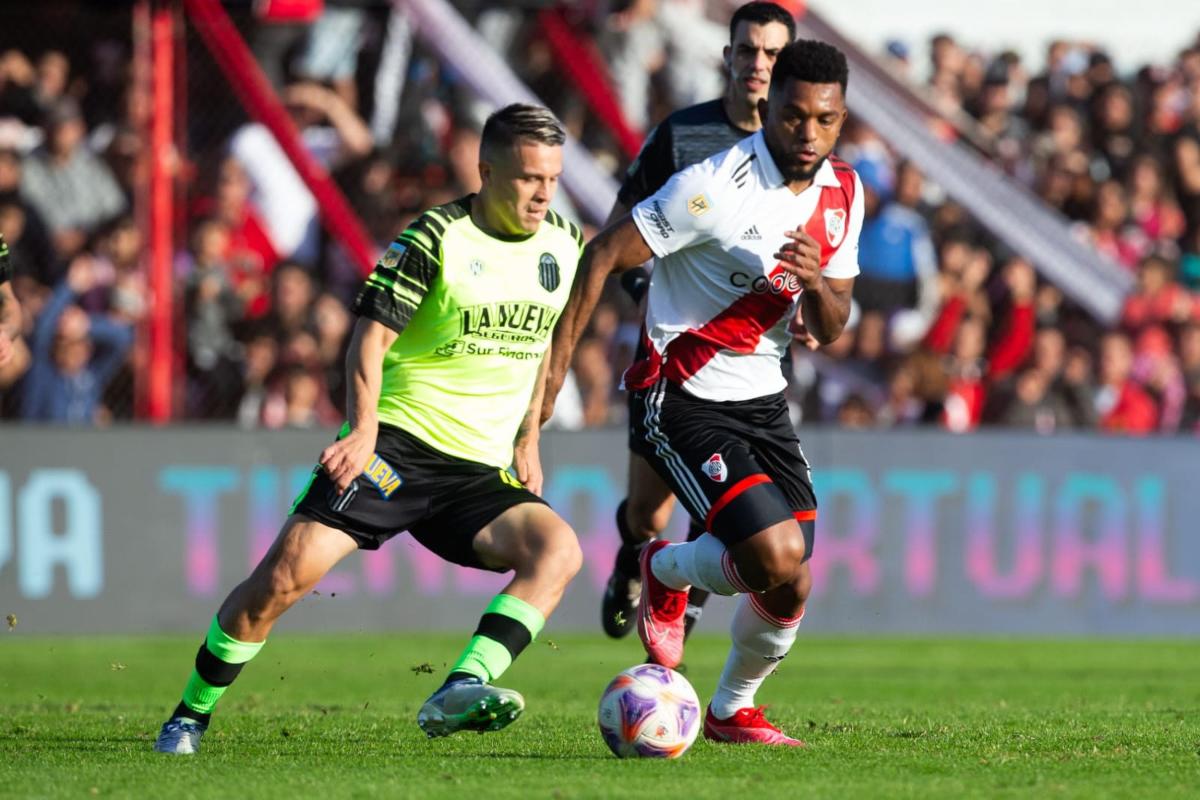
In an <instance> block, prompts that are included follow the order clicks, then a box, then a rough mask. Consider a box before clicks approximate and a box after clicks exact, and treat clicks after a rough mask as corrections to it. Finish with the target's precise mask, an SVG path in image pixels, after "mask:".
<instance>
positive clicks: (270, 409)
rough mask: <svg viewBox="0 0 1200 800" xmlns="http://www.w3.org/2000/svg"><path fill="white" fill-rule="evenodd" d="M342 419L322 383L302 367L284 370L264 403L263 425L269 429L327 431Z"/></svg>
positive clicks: (291, 365)
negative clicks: (328, 398) (323, 428)
mask: <svg viewBox="0 0 1200 800" xmlns="http://www.w3.org/2000/svg"><path fill="white" fill-rule="evenodd" d="M339 417H340V415H339V414H338V413H337V411H335V410H334V409H333V407H332V406H331V405H330V403H329V401H328V400H327V399H326V397H325V392H324V391H323V390H322V387H321V381H320V379H319V378H317V377H316V376H315V375H313V374H312V372H310V371H309V370H307V369H305V368H304V366H303V365H301V364H289V365H288V366H286V367H284V368H283V370H282V374H281V375H280V376H279V378H278V380H277V381H276V382H275V384H274V386H273V387H272V388H271V389H270V390H269V391H268V392H267V396H266V398H265V399H264V401H263V408H262V422H263V424H264V425H265V426H266V427H268V428H315V427H318V426H324V427H328V426H331V425H336V424H337V422H338V421H339Z"/></svg>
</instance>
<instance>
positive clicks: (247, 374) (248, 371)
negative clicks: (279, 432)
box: [237, 329, 279, 428]
mask: <svg viewBox="0 0 1200 800" xmlns="http://www.w3.org/2000/svg"><path fill="white" fill-rule="evenodd" d="M278 353H279V343H278V342H276V341H275V337H274V336H272V335H271V334H270V332H269V331H267V330H265V329H261V330H259V331H258V332H256V333H254V334H252V335H251V336H250V337H249V339H248V340H247V342H246V347H245V357H244V359H243V363H242V392H241V398H240V399H239V400H238V408H237V421H238V425H240V426H241V427H243V428H257V427H258V426H259V424H260V422H261V420H262V416H263V405H264V404H265V403H266V399H267V382H268V380H269V379H270V377H271V374H272V373H273V372H274V371H275V365H276V361H277V358H278Z"/></svg>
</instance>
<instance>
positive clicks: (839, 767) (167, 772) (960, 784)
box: [0, 629, 1200, 800]
mask: <svg viewBox="0 0 1200 800" xmlns="http://www.w3.org/2000/svg"><path fill="white" fill-rule="evenodd" d="M18 630H19V629H18ZM198 643H199V635H197V636H195V637H188V638H181V637H169V638H168V637H161V638H158V637H156V638H138V639H128V638H54V637H32V636H28V635H25V636H22V635H21V634H20V633H19V632H18V633H12V634H0V796H3V797H92V796H100V797H178V798H182V797H219V798H233V797H288V798H298V797H322V798H324V797H422V798H425V797H519V798H541V797H630V796H642V797H650V796H656V797H662V798H701V797H720V798H723V800H731V799H732V798H741V797H744V798H755V797H768V798H769V797H793V796H805V797H889V798H890V797H922V798H925V797H935V796H937V797H956V798H957V797H1081V798H1084V797H1086V798H1094V797H1114V796H1127V797H1133V796H1138V797H1153V798H1160V797H1171V796H1177V797H1184V796H1190V797H1195V796H1197V792H1198V791H1200V643H1196V642H1175V641H1169V642H1111V641H1104V642H1095V641H1072V642H1051V641H1028V640H1024V641H1019V642H1000V641H971V640H962V639H957V640H955V639H927V640H896V639H833V638H814V637H805V636H803V635H801V638H800V640H799V642H798V643H797V646H796V649H795V650H793V652H792V655H791V656H790V657H789V658H788V659H787V660H786V661H785V662H784V663H783V665H782V667H781V668H780V670H779V672H778V673H777V674H776V675H775V676H773V677H771V678H770V679H768V681H767V683H766V685H765V687H764V689H763V691H762V693H761V694H760V697H759V700H760V702H766V703H769V704H770V705H771V706H772V709H771V712H770V715H771V716H772V717H773V719H774V720H775V721H776V722H777V723H778V724H780V725H781V726H782V727H784V729H785V730H786V731H788V732H790V733H793V734H795V735H797V736H799V737H801V738H803V739H805V740H806V742H807V743H808V747H807V748H806V749H803V750H795V749H786V750H783V749H772V748H754V747H744V746H743V747H730V746H717V745H712V744H709V743H707V742H705V741H703V739H701V740H698V741H697V743H696V745H695V746H694V747H693V748H692V750H691V751H690V752H688V753H687V754H686V755H685V756H684V757H683V758H682V759H680V760H678V761H673V762H659V761H636V762H635V761H619V760H617V759H615V758H613V757H612V756H611V755H610V754H609V752H608V750H607V749H606V748H605V746H604V744H603V742H601V740H600V736H599V734H598V733H597V731H596V723H595V709H596V703H597V700H598V697H599V693H600V691H601V689H602V688H603V687H604V685H605V683H606V682H607V681H608V679H609V678H611V677H612V675H614V674H615V673H617V672H618V671H619V670H621V669H623V668H624V667H627V666H630V665H631V664H634V663H637V662H638V661H639V660H640V658H639V655H640V649H639V647H638V644H637V640H636V637H635V638H633V639H631V640H628V641H623V642H620V643H615V644H614V643H610V642H608V641H605V640H603V639H601V638H600V637H599V636H595V637H590V636H581V635H572V636H561V637H557V636H553V634H551V635H550V636H549V637H546V636H544V637H543V638H542V639H541V640H539V641H538V642H537V643H535V644H534V645H532V646H531V648H530V650H529V651H527V652H526V654H525V655H524V656H523V657H522V658H521V660H520V661H519V662H518V663H517V664H516V665H515V666H514V667H513V669H512V670H511V671H510V672H509V673H508V674H507V675H506V676H505V680H503V681H501V683H502V684H503V685H507V686H511V687H513V688H516V689H519V690H521V691H522V692H524V694H525V696H526V699H527V701H528V704H529V707H528V710H527V711H526V714H525V716H524V717H523V718H522V719H521V720H519V721H518V722H517V723H516V724H515V725H513V726H512V727H511V728H509V729H508V730H506V731H502V732H500V733H495V734H488V735H482V736H481V735H476V734H459V735H458V736H454V737H450V738H447V739H441V740H436V741H427V740H425V738H424V737H423V735H422V734H421V732H420V731H419V730H418V729H417V727H416V724H415V722H414V718H415V715H416V710H417V707H418V706H419V704H420V702H421V701H422V700H423V699H424V698H425V696H426V695H427V694H428V693H429V692H430V691H431V690H432V689H433V688H434V687H435V686H436V684H437V683H438V682H439V681H440V679H441V675H442V673H443V672H444V665H445V664H446V663H447V662H448V661H450V660H452V659H453V658H454V656H456V655H457V652H458V648H459V646H460V644H461V643H462V637H460V636H442V635H436V636H435V635H391V636H386V635H369V636H368V635H360V636H350V635H340V636H323V637H321V636H299V635H290V634H280V635H277V636H276V637H274V639H273V640H272V641H271V642H270V643H269V644H268V646H267V648H266V649H265V650H264V651H263V654H262V655H261V656H259V657H258V658H257V659H256V660H255V661H254V662H253V663H251V664H250V666H249V667H248V668H247V669H246V670H245V672H244V673H243V674H242V677H241V678H240V679H239V681H238V683H237V684H236V685H235V686H234V687H233V689H231V690H230V692H229V693H228V694H227V695H226V696H225V700H224V701H223V702H222V705H221V706H220V708H219V709H218V712H217V715H216V716H215V717H214V724H213V727H212V728H211V729H210V730H209V732H208V734H207V735H206V737H205V739H204V744H203V751H202V753H201V754H200V755H199V756H198V757H192V758H177V757H176V758H173V757H167V756H161V755H158V754H155V753H153V752H151V750H150V747H151V743H152V741H153V739H154V735H155V734H156V732H157V729H158V726H159V724H160V723H161V722H162V720H163V718H164V716H165V715H166V713H167V712H168V711H170V709H171V708H172V707H173V705H174V703H175V701H176V700H177V698H178V692H179V690H180V689H181V688H182V685H183V682H184V680H185V679H186V677H187V674H188V670H189V668H190V662H191V659H192V658H193V656H194V654H195V650H196V646H197V645H198ZM724 654H725V643H724V640H723V639H722V637H719V636H716V635H709V636H701V637H697V638H696V639H695V640H693V641H692V642H691V643H690V644H689V650H688V665H687V666H688V670H687V674H688V676H689V678H690V679H691V680H692V681H693V683H694V684H695V685H696V688H697V691H698V692H699V694H700V696H701V698H702V699H704V700H706V699H707V697H708V696H709V695H710V694H711V691H712V687H713V684H714V683H715V681H716V678H717V675H718V673H719V670H720V666H721V664H722V663H723V661H724ZM430 667H432V669H433V674H429V672H428V670H429V668H430ZM784 793H786V794H784Z"/></svg>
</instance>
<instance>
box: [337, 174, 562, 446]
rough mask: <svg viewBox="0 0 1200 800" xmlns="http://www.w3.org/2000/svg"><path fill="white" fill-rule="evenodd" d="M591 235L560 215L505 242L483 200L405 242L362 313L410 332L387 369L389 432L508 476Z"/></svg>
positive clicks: (409, 233)
mask: <svg viewBox="0 0 1200 800" xmlns="http://www.w3.org/2000/svg"><path fill="white" fill-rule="evenodd" d="M582 247H583V234H582V232H581V231H580V230H579V228H578V227H577V226H575V225H573V224H572V223H570V222H567V221H566V220H564V219H563V218H562V217H560V216H559V215H558V214H556V213H554V212H553V211H551V212H549V214H548V215H547V217H546V220H545V221H544V222H543V223H542V224H541V225H540V226H538V230H537V233H534V234H533V235H532V236H528V237H524V238H521V239H513V240H502V239H498V238H496V237H494V236H491V235H489V234H487V233H484V232H483V231H482V230H480V229H479V228H478V227H476V225H475V223H474V222H472V221H471V196H467V197H464V198H462V199H460V200H456V201H454V202H453V203H447V204H446V205H443V206H437V207H436V208H431V209H430V210H428V211H426V212H425V213H424V214H422V215H421V216H420V217H418V218H417V220H416V221H415V222H413V223H412V225H410V226H409V227H408V229H407V230H405V231H404V233H402V234H400V235H399V236H398V237H396V241H394V242H393V243H392V244H391V246H390V247H388V249H387V252H385V253H384V254H383V256H382V257H381V258H380V259H379V263H378V264H376V265H375V270H374V272H372V273H371V275H370V277H368V278H367V282H366V284H365V285H364V286H363V288H362V291H360V292H359V294H358V298H357V300H355V303H354V310H355V312H356V313H357V314H359V315H360V316H363V317H366V318H368V319H373V320H376V321H377V322H380V323H382V324H384V325H387V326H388V327H389V328H391V329H393V330H395V331H399V332H400V336H399V338H397V339H396V342H395V344H393V345H392V347H391V349H390V350H388V352H387V355H386V356H385V357H384V361H383V388H382V391H381V392H380V396H379V421H380V422H385V423H388V424H390V425H395V426H396V427H399V428H402V429H404V430H405V431H407V432H408V433H411V434H412V435H414V436H416V437H417V438H419V439H421V440H422V441H423V442H425V443H426V444H428V445H429V446H430V447H433V448H435V449H437V450H440V451H441V452H443V453H446V454H447V455H451V456H455V457H457V458H463V459H466V460H468V461H476V462H480V463H483V464H490V465H493V466H497V467H501V468H505V467H508V466H509V464H511V463H512V448H513V439H514V438H515V437H516V434H517V429H518V427H519V426H520V424H521V420H522V419H523V418H524V417H525V413H526V412H527V411H528V409H529V402H530V399H531V398H532V396H533V389H534V381H535V380H536V378H537V373H538V369H539V368H540V366H541V363H542V356H543V355H544V354H545V352H546V349H547V348H548V347H549V345H550V336H551V334H552V332H553V330H554V323H555V322H557V321H558V316H559V314H560V313H561V312H562V308H563V306H564V305H566V303H567V296H568V295H569V294H570V291H571V282H572V280H573V279H574V277H575V268H576V267H577V266H578V263H579V254H580V250H581V249H582Z"/></svg>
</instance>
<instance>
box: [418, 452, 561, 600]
mask: <svg viewBox="0 0 1200 800" xmlns="http://www.w3.org/2000/svg"><path fill="white" fill-rule="evenodd" d="M409 531H410V532H411V533H412V535H413V538H414V539H416V540H417V541H418V542H420V543H421V545H423V546H424V547H425V548H426V549H428V550H430V551H432V552H434V553H436V554H437V555H439V556H440V557H442V558H443V559H445V560H447V561H450V562H452V563H454V564H459V565H461V566H465V567H472V568H475V569H486V570H491V571H494V572H507V571H508V570H513V571H514V572H515V574H514V576H513V581H512V583H510V584H509V587H508V589H507V590H506V591H508V592H509V593H512V594H516V595H517V596H519V597H521V599H523V600H525V601H526V602H528V603H530V604H531V605H533V606H536V607H537V608H539V610H542V612H543V613H548V612H549V611H550V610H553V608H554V606H555V605H557V603H558V599H559V598H560V597H561V596H562V590H563V589H564V588H565V587H566V584H567V583H568V582H569V581H570V579H571V578H573V577H574V576H575V574H576V573H577V572H578V571H579V567H580V565H581V563H582V559H583V556H582V554H581V551H580V549H579V541H578V539H577V538H576V537H575V532H574V531H572V530H571V528H570V526H569V525H567V523H566V522H565V521H564V520H563V519H562V518H561V517H560V516H559V515H558V514H557V513H556V512H555V511H554V510H553V509H552V508H550V506H549V505H547V504H546V502H545V501H544V500H542V499H541V498H540V497H538V496H537V495H535V494H533V493H532V492H530V491H529V490H528V489H526V488H525V487H524V486H522V485H521V483H520V481H518V480H517V479H516V478H514V477H512V476H511V475H510V474H509V473H507V472H505V471H503V470H499V469H495V468H482V467H481V468H479V469H478V471H476V472H475V473H474V474H470V475H464V476H459V477H457V478H450V477H448V476H443V479H442V486H441V488H440V490H439V492H438V494H437V498H436V500H435V504H434V508H433V511H432V513H431V514H430V515H428V516H426V517H425V518H423V519H421V520H420V521H418V522H417V523H415V524H413V525H412V526H411V527H410V528H409Z"/></svg>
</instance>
